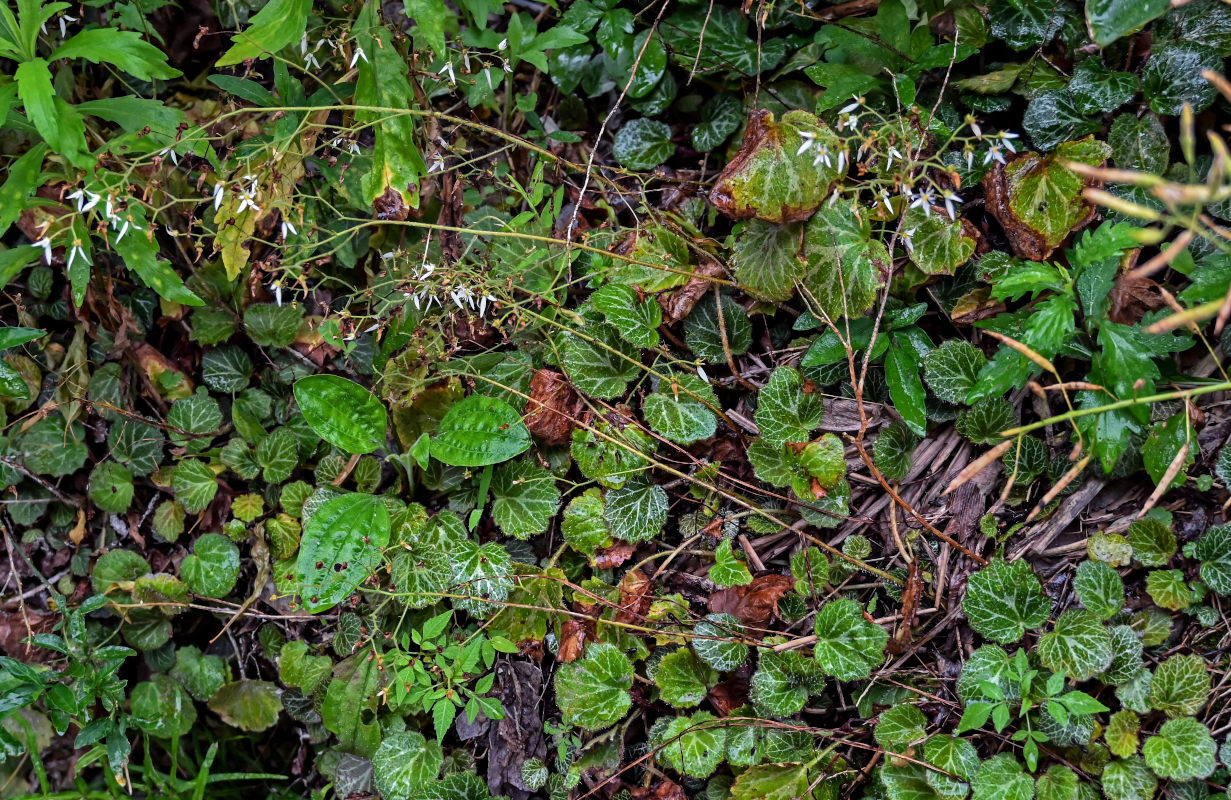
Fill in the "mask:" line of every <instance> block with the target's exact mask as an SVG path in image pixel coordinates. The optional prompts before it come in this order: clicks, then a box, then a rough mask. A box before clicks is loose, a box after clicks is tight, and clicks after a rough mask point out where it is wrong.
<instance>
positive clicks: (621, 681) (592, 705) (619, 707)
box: [556, 644, 633, 731]
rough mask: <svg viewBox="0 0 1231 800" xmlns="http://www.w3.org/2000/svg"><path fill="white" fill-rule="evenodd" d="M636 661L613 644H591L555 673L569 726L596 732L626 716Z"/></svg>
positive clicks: (557, 699) (557, 687) (565, 719)
mask: <svg viewBox="0 0 1231 800" xmlns="http://www.w3.org/2000/svg"><path fill="white" fill-rule="evenodd" d="M632 685H633V664H632V662H631V661H629V660H628V657H627V656H625V655H624V654H623V653H621V652H620V651H619V650H618V649H617V648H616V647H615V646H614V645H610V644H591V645H590V646H589V647H587V648H586V652H585V655H584V656H582V657H581V658H580V659H578V660H576V661H574V662H572V663H571V664H564V665H563V666H561V667H560V670H559V671H558V672H557V673H556V703H557V704H558V705H559V706H560V712H561V713H562V714H563V715H564V721H565V722H566V723H567V724H569V725H577V726H579V727H582V728H585V729H586V730H588V731H597V730H601V729H603V728H606V727H607V726H609V725H614V724H615V723H616V722H619V721H620V720H621V719H623V718H624V714H625V712H627V711H628V708H629V706H631V705H632V697H631V696H630V695H629V693H628V690H629V689H631V688H632Z"/></svg>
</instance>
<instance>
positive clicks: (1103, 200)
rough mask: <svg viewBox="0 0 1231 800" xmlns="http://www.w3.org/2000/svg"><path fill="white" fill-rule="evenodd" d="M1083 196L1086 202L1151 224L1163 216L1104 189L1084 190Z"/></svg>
mask: <svg viewBox="0 0 1231 800" xmlns="http://www.w3.org/2000/svg"><path fill="white" fill-rule="evenodd" d="M1081 194H1082V197H1085V198H1086V200H1088V201H1089V202H1091V203H1094V204H1095V205H1099V206H1103V207H1104V208H1110V209H1111V210H1112V211H1119V212H1120V213H1121V214H1126V215H1128V216H1130V217H1135V218H1137V219H1144V220H1147V221H1150V222H1153V221H1155V220H1158V219H1160V218H1161V215H1160V214H1159V213H1158V212H1157V211H1155V210H1154V209H1152V208H1150V207H1149V206H1143V205H1141V204H1140V203H1134V202H1132V201H1130V200H1125V199H1124V198H1122V197H1116V196H1115V195H1114V194H1112V193H1111V192H1106V191H1103V190H1102V189H1083V190H1082V192H1081Z"/></svg>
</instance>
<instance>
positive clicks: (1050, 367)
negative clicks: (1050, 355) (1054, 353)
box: [984, 331, 1060, 380]
mask: <svg viewBox="0 0 1231 800" xmlns="http://www.w3.org/2000/svg"><path fill="white" fill-rule="evenodd" d="M984 333H986V334H987V335H988V336H991V337H992V338H993V339H995V340H996V341H998V342H1002V343H1004V344H1006V345H1008V346H1009V347H1012V348H1013V349H1014V350H1016V351H1017V352H1019V353H1021V354H1022V355H1024V356H1025V357H1026V358H1028V359H1030V360H1031V361H1033V362H1034V363H1035V364H1038V365H1039V366H1040V367H1042V368H1043V369H1045V370H1047V371H1048V372H1050V373H1051V374H1052V375H1055V376H1056V379H1057V380H1059V377H1060V374H1059V373H1058V372H1057V371H1056V366H1055V365H1054V364H1052V363H1051V362H1050V361H1048V360H1047V359H1046V358H1043V356H1041V355H1039V354H1038V353H1036V352H1035V351H1034V350H1031V349H1030V347H1028V346H1027V345H1024V344H1022V343H1021V342H1019V341H1017V340H1016V339H1011V338H1009V337H1008V336H1005V335H1004V334H1003V333H997V332H996V331H984Z"/></svg>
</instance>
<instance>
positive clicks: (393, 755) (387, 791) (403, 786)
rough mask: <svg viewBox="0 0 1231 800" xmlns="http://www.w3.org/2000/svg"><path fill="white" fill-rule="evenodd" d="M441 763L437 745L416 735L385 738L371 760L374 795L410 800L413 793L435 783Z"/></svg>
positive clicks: (406, 732)
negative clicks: (378, 793)
mask: <svg viewBox="0 0 1231 800" xmlns="http://www.w3.org/2000/svg"><path fill="white" fill-rule="evenodd" d="M443 763H444V752H443V751H442V750H441V748H440V742H437V741H435V740H428V739H426V738H424V736H423V734H421V733H419V732H417V731H403V732H401V733H395V734H392V735H390V736H386V737H385V738H384V740H383V741H381V743H380V747H379V748H377V750H376V755H375V756H373V757H372V770H373V776H374V778H375V780H376V791H378V792H380V794H381V796H382V797H384V798H385V800H409V798H410V796H411V794H412V792H414V790H415V789H418V788H419V787H421V786H425V785H427V784H428V783H429V782H430V781H433V780H435V778H436V776H437V774H439V773H440V767H441V765H442V764H443Z"/></svg>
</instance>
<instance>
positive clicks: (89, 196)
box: [68, 189, 102, 214]
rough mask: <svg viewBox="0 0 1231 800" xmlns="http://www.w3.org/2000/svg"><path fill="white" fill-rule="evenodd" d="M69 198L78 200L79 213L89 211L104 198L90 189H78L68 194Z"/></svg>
mask: <svg viewBox="0 0 1231 800" xmlns="http://www.w3.org/2000/svg"><path fill="white" fill-rule="evenodd" d="M68 199H69V200H76V201H77V211H78V212H79V213H82V214H84V213H85V212H87V211H89V210H90V209H91V208H94V206H96V205H98V201H99V200H100V199H102V198H100V197H99V196H98V195H96V194H94V193H93V192H91V191H89V190H88V189H78V190H77V191H75V192H73V193H72V194H70V195H68Z"/></svg>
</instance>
